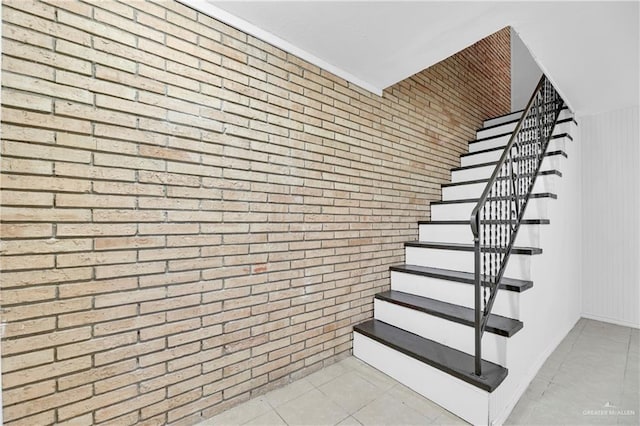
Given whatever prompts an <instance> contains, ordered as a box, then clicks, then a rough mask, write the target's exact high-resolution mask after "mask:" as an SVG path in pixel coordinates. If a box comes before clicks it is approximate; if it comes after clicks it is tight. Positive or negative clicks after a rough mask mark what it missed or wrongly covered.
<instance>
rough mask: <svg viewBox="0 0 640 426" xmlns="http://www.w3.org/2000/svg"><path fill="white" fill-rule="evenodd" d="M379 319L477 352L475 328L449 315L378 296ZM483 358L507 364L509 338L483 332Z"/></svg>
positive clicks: (432, 338)
mask: <svg viewBox="0 0 640 426" xmlns="http://www.w3.org/2000/svg"><path fill="white" fill-rule="evenodd" d="M373 312H374V316H375V319H377V320H380V321H383V322H386V323H387V324H391V325H393V326H394V327H398V328H401V329H403V330H406V331H408V332H410V333H413V334H417V335H418V336H420V337H424V338H425V339H429V340H433V341H436V342H438V343H442V344H443V345H445V346H449V347H450V348H453V349H457V350H459V351H462V352H465V353H468V354H469V355H473V354H474V353H475V352H474V351H475V349H474V344H475V339H474V328H473V327H469V326H467V325H464V324H459V323H457V322H454V321H449V320H448V319H444V318H440V317H436V316H434V315H429V314H426V313H424V312H421V311H417V310H415V309H410V308H405V307H403V306H400V305H396V304H394V303H389V302H386V301H384V300H379V299H375V300H374V309H373ZM482 358H483V359H485V360H487V361H491V362H493V363H496V364H498V365H502V366H503V367H507V338H506V337H504V336H498V335H496V334H493V333H488V332H486V333H484V335H483V336H482Z"/></svg>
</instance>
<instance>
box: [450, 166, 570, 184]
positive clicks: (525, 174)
mask: <svg viewBox="0 0 640 426" xmlns="http://www.w3.org/2000/svg"><path fill="white" fill-rule="evenodd" d="M532 175H533V173H524V174H522V175H520V176H532ZM549 175H555V176H558V177H562V172H561V171H559V170H555V169H554V170H545V171H543V172H539V173H538V176H549ZM503 179H507V177H505V178H503ZM499 180H500V178H499ZM485 182H489V178H486V179H474V180H465V181H462V182H452V183H443V184H442V185H440V187H441V188H449V187H451V186H461V185H473V184H475V183H485Z"/></svg>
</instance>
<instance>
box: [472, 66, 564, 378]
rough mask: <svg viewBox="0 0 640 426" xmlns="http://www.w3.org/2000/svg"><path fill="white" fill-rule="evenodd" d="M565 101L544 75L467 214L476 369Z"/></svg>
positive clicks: (478, 367) (479, 365)
mask: <svg viewBox="0 0 640 426" xmlns="http://www.w3.org/2000/svg"><path fill="white" fill-rule="evenodd" d="M563 106H564V101H563V100H562V98H561V97H560V95H559V94H558V92H557V91H556V89H555V88H554V87H553V85H552V84H551V82H549V80H548V79H547V78H546V76H544V75H543V76H542V78H541V79H540V82H539V83H538V85H537V86H536V88H535V90H534V92H533V95H532V96H531V99H530V100H529V102H528V104H527V106H526V108H525V110H524V112H523V113H522V117H521V118H520V121H519V122H518V124H517V125H516V127H515V130H514V131H513V134H512V135H511V138H510V139H509V142H508V143H507V145H506V147H505V149H504V151H503V153H502V156H501V157H500V160H498V164H497V165H496V167H495V169H494V171H493V174H492V175H491V178H490V179H489V181H488V182H487V185H486V187H485V189H484V191H483V193H482V195H481V196H480V199H479V200H478V202H477V204H476V206H475V207H474V209H473V211H472V213H471V231H472V232H473V239H474V255H475V256H474V259H475V374H476V375H478V376H481V375H482V367H481V361H482V344H481V343H482V334H483V333H484V330H485V327H486V325H487V321H488V319H489V315H490V314H491V308H492V307H493V303H494V301H495V299H496V295H497V292H498V286H499V283H500V280H501V279H502V276H503V275H504V271H505V269H506V266H507V261H508V260H509V256H510V255H511V250H512V248H513V244H514V242H515V240H516V235H517V234H518V230H519V229H520V223H521V222H522V218H523V216H524V211H525V208H526V207H527V203H528V202H529V198H530V196H531V191H532V190H533V186H534V184H535V181H536V177H537V176H538V172H539V171H540V166H541V164H542V160H543V158H544V156H545V154H546V151H547V146H548V145H549V140H550V139H551V135H552V133H553V128H554V127H555V124H556V121H557V120H558V116H559V115H560V111H561V110H562V108H563Z"/></svg>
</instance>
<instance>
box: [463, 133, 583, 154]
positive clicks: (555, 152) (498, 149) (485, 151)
mask: <svg viewBox="0 0 640 426" xmlns="http://www.w3.org/2000/svg"><path fill="white" fill-rule="evenodd" d="M559 137H568V138H571V136H569V135H568V134H566V133H564V134H562V135H556V136H554V137H552V138H551V139H556V138H559ZM504 148H505V147H504V146H496V147H493V148H487V149H482V150H480V151H474V152H465V153H464V154H462V155H460V158H462V157H470V156H472V155H476V154H486V153H487V152H493V151H500V152H502V151H504ZM559 153H561V154H562V155H564V156H565V157H566V156H567V154H566V153H565V152H564V151H562V150H556V151H549V152H547V153H546V154H545V155H546V156H549V155H558V154H559ZM525 158H526V157H525Z"/></svg>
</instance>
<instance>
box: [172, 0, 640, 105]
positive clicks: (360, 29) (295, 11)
mask: <svg viewBox="0 0 640 426" xmlns="http://www.w3.org/2000/svg"><path fill="white" fill-rule="evenodd" d="M181 1H182V2H183V3H186V4H188V5H190V6H192V7H194V8H196V9H199V10H201V11H203V12H205V13H208V14H209V15H211V16H213V17H215V18H217V19H219V20H221V21H223V22H226V23H228V24H230V25H232V26H234V27H236V28H238V29H241V30H243V31H245V32H247V33H249V34H252V35H254V36H256V37H258V38H261V39H263V40H265V41H267V42H269V43H272V44H274V45H276V46H278V47H280V48H282V49H284V50H287V51H289V52H291V53H293V54H296V55H298V56H300V57H302V58H303V59H306V60H308V61H310V62H312V63H315V64H316V65H318V66H320V67H322V68H324V69H326V70H328V71H331V72H333V73H334V74H337V75H339V76H341V77H343V78H345V79H346V80H349V81H351V82H353V83H354V84H357V85H359V86H361V87H364V88H366V89H368V90H371V91H372V92H375V93H378V94H380V93H381V92H382V90H383V89H384V88H386V87H389V86H391V85H393V84H395V83H397V82H398V81H401V80H403V79H405V78H407V77H409V76H411V75H413V74H415V73H416V72H419V71H421V70H423V69H425V68H428V67H429V66H431V65H433V64H435V63H437V62H439V61H440V60H442V59H445V58H446V57H448V56H450V55H452V54H454V53H456V52H458V51H460V50H462V49H464V48H465V47H467V46H469V45H471V44H473V43H474V42H476V41H477V40H479V39H481V38H483V37H485V36H487V35H489V34H491V33H493V32H495V31H497V30H499V29H501V28H503V27H505V26H508V25H510V26H512V27H513V28H514V29H515V31H516V32H517V33H518V34H519V36H520V38H521V39H522V40H523V42H524V43H525V44H526V46H527V47H528V48H529V51H530V52H531V54H532V56H533V57H534V59H535V60H536V62H537V63H538V65H539V66H540V68H541V69H542V70H543V71H544V72H545V73H546V74H547V75H548V76H549V77H550V79H551V80H552V81H553V82H554V83H555V85H556V87H557V88H558V89H559V91H560V92H561V93H562V95H563V97H564V98H565V99H566V100H567V102H568V103H569V105H570V106H571V107H572V109H573V110H574V111H576V113H578V114H581V115H582V114H594V113H599V112H604V111H610V110H613V109H618V108H624V107H628V106H632V105H638V104H639V97H640V85H639V81H638V80H639V72H640V68H639V61H640V58H639V54H640V53H639V51H640V45H639V44H640V41H639V40H640V34H639V30H638V27H639V21H640V10H639V4H640V3H639V2H638V1H629V2H610V1H606V2H605V1H602V2H592V1H589V2H575V1H572V2H561V1H556V2H488V1H466V2H465V1H446V2H445V1H421V2H420V1H418V2H416V1H407V2H404V1H393V2H391V1H333V2H331V1H275V2H274V1H214V0H181Z"/></svg>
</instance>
